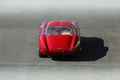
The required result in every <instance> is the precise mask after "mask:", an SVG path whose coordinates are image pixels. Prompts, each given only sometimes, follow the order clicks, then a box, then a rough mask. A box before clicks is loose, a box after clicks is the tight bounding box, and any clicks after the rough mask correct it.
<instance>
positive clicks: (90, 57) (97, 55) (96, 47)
mask: <svg viewBox="0 0 120 80" xmlns="http://www.w3.org/2000/svg"><path fill="white" fill-rule="evenodd" d="M81 48H82V49H81V52H80V53H79V55H78V56H76V57H75V56H54V57H51V59H52V60H55V61H96V60H98V59H101V58H103V57H104V56H106V53H107V51H108V47H104V41H103V39H101V38H97V37H88V38H87V37H81Z"/></svg>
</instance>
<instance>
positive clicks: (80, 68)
mask: <svg viewBox="0 0 120 80" xmlns="http://www.w3.org/2000/svg"><path fill="white" fill-rule="evenodd" d="M51 4H52V3H51ZM54 6H56V5H54ZM89 6H90V5H89ZM94 6H95V4H94ZM107 6H108V5H107ZM112 6H113V5H112ZM3 7H4V6H3ZM77 7H78V6H77ZM2 9H3V8H2ZM49 9H51V8H49ZM49 9H45V10H44V11H43V9H41V8H40V10H39V11H34V10H33V11H21V12H19V13H17V12H16V13H15V12H13V13H12V12H5V11H0V80H48V79H49V80H61V79H63V80H80V79H81V80H96V79H97V80H119V79H120V77H119V74H120V68H119V67H120V49H119V48H120V40H119V39H120V8H119V7H118V8H116V6H115V7H113V8H111V7H110V8H108V9H107V8H105V9H103V8H99V7H95V8H93V9H92V8H90V9H87V8H85V9H81V8H73V9H74V11H73V10H70V9H68V8H66V9H63V8H61V9H59V10H58V9H54V10H49ZM50 20H67V21H77V22H78V23H79V24H80V30H81V46H82V51H81V53H82V55H79V56H78V57H71V56H70V57H52V58H51V57H49V58H39V57H38V35H39V24H40V23H41V22H42V21H50Z"/></svg>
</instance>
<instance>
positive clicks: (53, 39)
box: [46, 35, 72, 51]
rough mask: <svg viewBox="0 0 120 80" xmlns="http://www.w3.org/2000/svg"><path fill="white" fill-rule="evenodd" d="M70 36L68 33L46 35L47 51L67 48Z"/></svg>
mask: <svg viewBox="0 0 120 80" xmlns="http://www.w3.org/2000/svg"><path fill="white" fill-rule="evenodd" d="M71 40H72V37H71V36H69V35H50V36H47V37H46V41H47V45H48V49H49V51H54V50H60V49H61V50H69V48H70V44H71Z"/></svg>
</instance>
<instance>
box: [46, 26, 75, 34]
mask: <svg viewBox="0 0 120 80" xmlns="http://www.w3.org/2000/svg"><path fill="white" fill-rule="evenodd" d="M72 34H73V33H72V29H71V28H69V27H49V28H48V29H47V30H46V35H47V36H49V35H70V36H72Z"/></svg>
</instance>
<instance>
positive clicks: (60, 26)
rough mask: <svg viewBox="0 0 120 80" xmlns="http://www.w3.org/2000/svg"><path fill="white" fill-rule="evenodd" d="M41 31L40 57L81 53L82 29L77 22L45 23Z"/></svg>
mask: <svg viewBox="0 0 120 80" xmlns="http://www.w3.org/2000/svg"><path fill="white" fill-rule="evenodd" d="M39 31H40V35H39V57H45V56H52V55H75V54H77V53H78V52H79V51H80V29H79V26H78V24H77V22H68V21H64V20H62V21H57V20H55V21H50V22H48V23H47V22H46V21H44V22H42V23H41V24H40V26H39Z"/></svg>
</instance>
